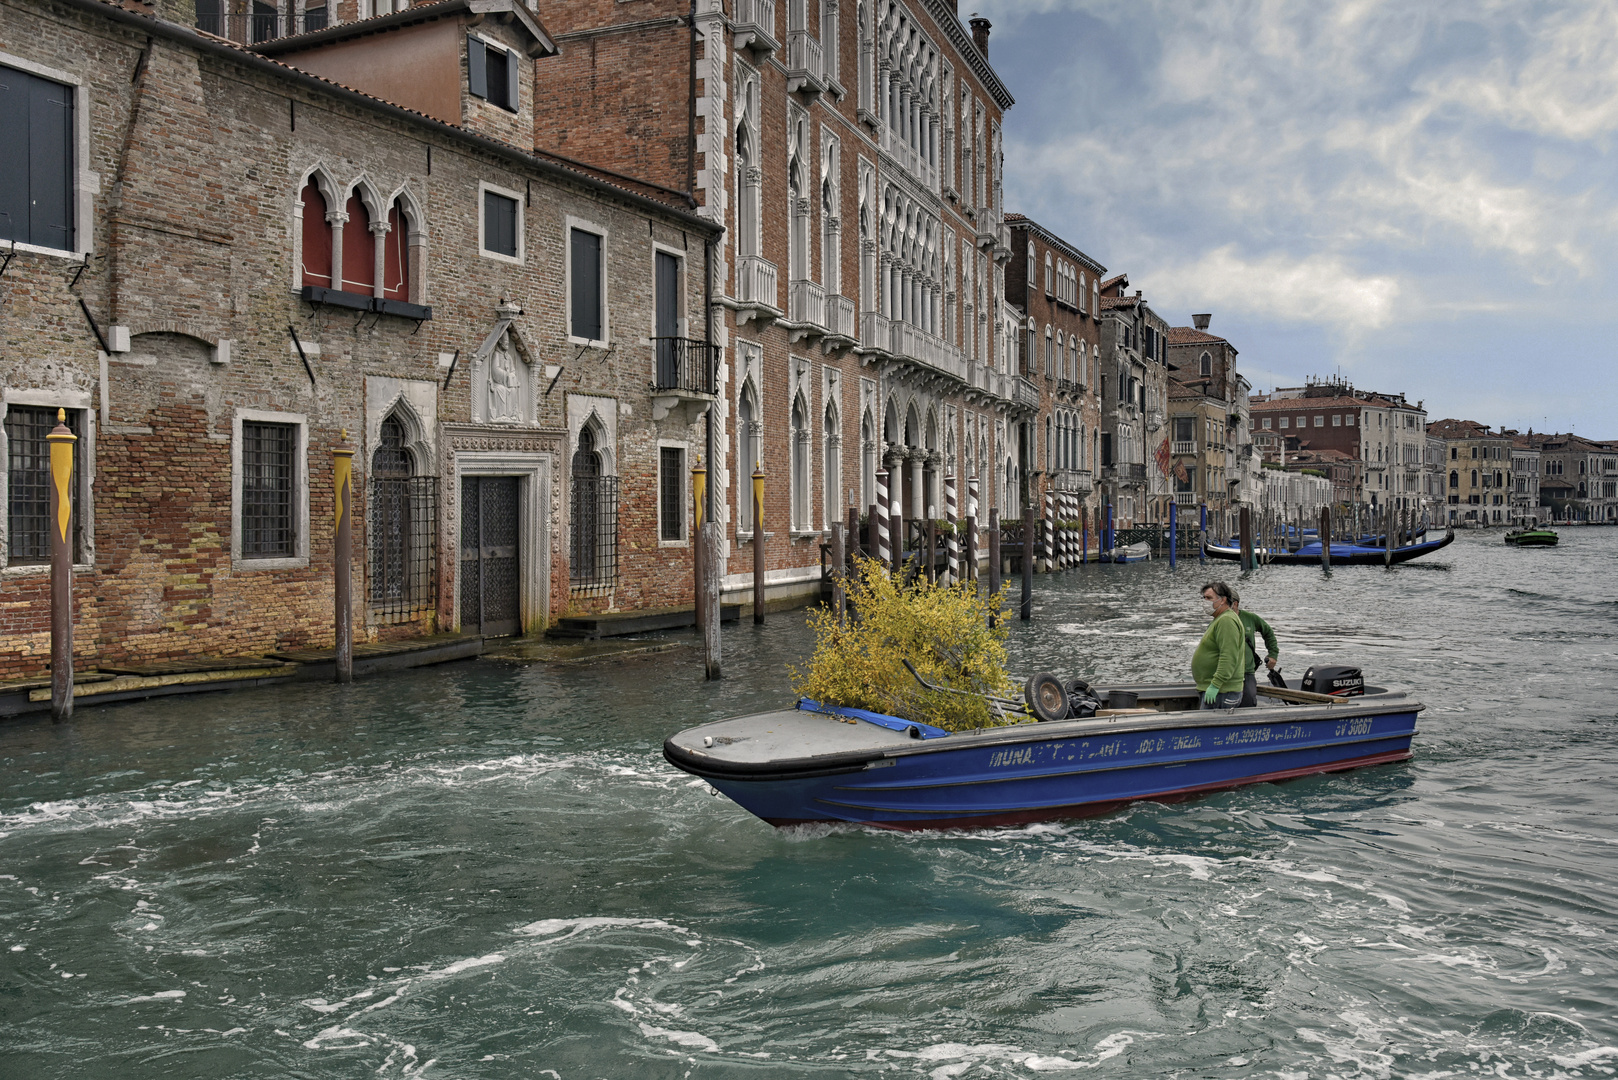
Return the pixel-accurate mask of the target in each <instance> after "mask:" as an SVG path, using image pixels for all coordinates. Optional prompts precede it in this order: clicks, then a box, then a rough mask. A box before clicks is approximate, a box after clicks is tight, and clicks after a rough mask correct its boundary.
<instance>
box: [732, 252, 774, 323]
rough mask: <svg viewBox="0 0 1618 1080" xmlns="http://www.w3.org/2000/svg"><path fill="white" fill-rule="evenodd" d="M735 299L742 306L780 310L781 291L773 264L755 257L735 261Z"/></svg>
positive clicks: (745, 257) (746, 256)
mask: <svg viewBox="0 0 1618 1080" xmlns="http://www.w3.org/2000/svg"><path fill="white" fill-rule="evenodd" d="M736 299H737V301H739V302H740V303H743V304H759V305H762V306H764V307H768V308H771V309H773V310H775V311H780V310H781V290H780V284H779V276H778V274H777V272H776V269H775V264H774V263H772V262H770V261H769V260H768V259H765V258H761V257H760V256H757V255H743V256H741V257H740V258H739V259H737V260H736Z"/></svg>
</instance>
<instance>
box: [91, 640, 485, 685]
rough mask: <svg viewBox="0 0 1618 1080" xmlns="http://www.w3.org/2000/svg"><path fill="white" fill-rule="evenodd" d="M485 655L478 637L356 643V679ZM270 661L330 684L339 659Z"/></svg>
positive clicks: (306, 656) (278, 656) (300, 654)
mask: <svg viewBox="0 0 1618 1080" xmlns="http://www.w3.org/2000/svg"><path fill="white" fill-rule="evenodd" d="M482 652H483V638H481V637H480V636H478V635H477V634H434V635H432V636H431V637H419V638H406V639H404V640H403V641H365V642H355V643H354V675H355V677H356V678H357V677H359V676H361V675H370V674H374V673H376V672H379V671H402V670H404V669H405V668H413V667H427V666H428V665H429V664H443V663H447V662H449V661H451V660H466V659H469V658H471V657H474V656H478V655H480V654H481V653H482ZM270 659H272V660H283V661H286V662H288V663H293V664H296V665H298V673H297V676H296V677H297V678H298V679H300V680H301V679H326V680H330V679H333V678H335V677H336V674H337V659H336V655H335V653H334V652H333V650H331V649H288V650H286V651H284V652H273V653H270ZM103 670H105V669H103Z"/></svg>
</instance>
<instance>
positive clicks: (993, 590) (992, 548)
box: [989, 508, 1000, 596]
mask: <svg viewBox="0 0 1618 1080" xmlns="http://www.w3.org/2000/svg"><path fill="white" fill-rule="evenodd" d="M999 591H1000V511H999V509H998V508H997V509H992V510H990V511H989V595H991V596H993V595H995V594H997V593H999Z"/></svg>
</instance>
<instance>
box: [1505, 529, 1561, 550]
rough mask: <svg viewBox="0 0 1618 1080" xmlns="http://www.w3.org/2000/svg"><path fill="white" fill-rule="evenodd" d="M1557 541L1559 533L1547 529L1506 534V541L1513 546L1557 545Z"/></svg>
mask: <svg viewBox="0 0 1618 1080" xmlns="http://www.w3.org/2000/svg"><path fill="white" fill-rule="evenodd" d="M1556 541H1557V535H1556V534H1555V533H1553V532H1550V531H1549V530H1545V529H1538V530H1534V531H1532V532H1526V533H1507V534H1506V543H1508V544H1510V545H1511V546H1512V547H1555V546H1556Z"/></svg>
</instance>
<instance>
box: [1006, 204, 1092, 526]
mask: <svg viewBox="0 0 1618 1080" xmlns="http://www.w3.org/2000/svg"><path fill="white" fill-rule="evenodd" d="M1006 222H1007V224H1008V225H1009V226H1010V227H1011V260H1010V262H1009V263H1008V264H1007V266H1006V300H1007V301H1008V302H1009V303H1010V304H1011V305H1012V307H1014V308H1016V309H1017V312H1018V314H1019V316H1020V317H1021V318H1022V320H1023V333H1022V336H1023V342H1022V348H1021V350H1020V352H1021V359H1022V374H1023V375H1024V376H1025V377H1026V378H1028V379H1029V380H1031V381H1032V382H1033V384H1034V385H1035V386H1036V387H1038V388H1039V390H1040V406H1039V413H1038V416H1037V417H1036V419H1035V430H1036V431H1037V432H1038V435H1039V440H1040V441H1039V445H1038V448H1037V450H1036V452H1035V454H1034V460H1035V462H1036V464H1035V468H1036V469H1038V470H1039V471H1040V472H1041V473H1042V474H1043V477H1042V484H1041V488H1042V490H1041V492H1040V494H1041V496H1042V497H1043V496H1044V495H1045V494H1051V495H1061V496H1063V503H1064V506H1065V507H1066V508H1065V509H1057V510H1056V511H1055V513H1057V515H1058V516H1060V517H1062V518H1063V519H1064V520H1071V519H1072V518H1074V517H1077V516H1080V515H1083V516H1084V517H1085V518H1086V519H1091V520H1093V516H1094V514H1095V511H1096V509H1097V505H1098V504H1097V499H1096V495H1095V491H1096V485H1095V478H1096V463H1097V444H1096V434H1097V432H1098V431H1099V430H1100V427H1101V391H1100V369H1101V275H1102V274H1103V273H1105V272H1106V268H1105V267H1103V266H1102V265H1101V264H1100V263H1098V262H1096V261H1095V260H1094V259H1092V258H1090V257H1089V256H1088V255H1086V254H1084V253H1083V252H1082V251H1080V250H1079V249H1078V248H1076V247H1074V246H1073V245H1072V244H1070V243H1068V242H1067V241H1066V240H1063V239H1062V238H1061V237H1059V236H1057V235H1056V234H1054V233H1052V232H1051V231H1050V230H1048V229H1046V228H1044V227H1043V226H1041V225H1040V224H1039V223H1038V222H1035V221H1033V220H1031V219H1029V218H1026V217H1024V216H1023V215H1021V214H1007V215H1006ZM1096 542H1097V543H1099V542H1100V538H1099V537H1097V538H1096Z"/></svg>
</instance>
